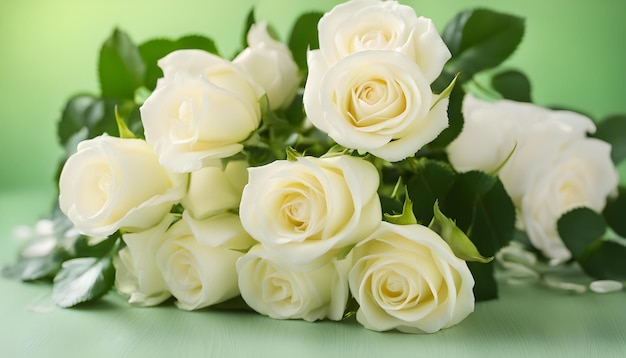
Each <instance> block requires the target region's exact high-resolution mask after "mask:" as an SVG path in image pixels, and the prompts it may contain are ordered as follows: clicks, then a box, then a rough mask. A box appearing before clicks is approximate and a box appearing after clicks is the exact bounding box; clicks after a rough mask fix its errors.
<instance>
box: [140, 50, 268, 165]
mask: <svg viewBox="0 0 626 358" xmlns="http://www.w3.org/2000/svg"><path fill="white" fill-rule="evenodd" d="M158 64H159V66H160V67H161V69H162V70H163V78H161V79H159V81H158V83H157V88H156V89H155V91H154V92H153V93H152V94H151V95H150V97H149V98H148V99H147V100H146V101H145V103H144V104H143V105H142V106H141V108H140V111H141V119H142V122H143V126H144V132H145V135H146V140H147V141H148V143H150V145H152V147H153V148H154V150H155V152H156V153H157V155H158V157H159V161H160V162H161V164H163V165H164V166H166V167H167V168H169V169H170V170H172V171H174V172H191V171H194V170H198V169H200V168H202V167H204V166H206V165H208V162H210V161H211V160H213V159H219V158H226V157H230V156H232V155H234V154H236V153H238V152H239V151H241V149H242V148H243V146H242V144H241V142H243V141H244V140H245V139H246V138H248V136H249V135H250V134H251V133H252V132H253V131H254V130H256V129H257V127H258V126H259V122H260V120H261V110H260V106H259V99H260V98H261V97H262V96H263V94H264V91H263V89H262V88H261V87H260V86H259V85H258V84H257V83H256V82H255V81H254V79H252V78H251V77H250V75H249V74H248V73H247V72H246V71H245V70H244V69H243V68H241V67H239V66H238V65H235V64H233V63H231V62H229V61H227V60H225V59H223V58H220V57H218V56H216V55H213V54H210V53H208V52H204V51H200V50H178V51H174V52H172V53H170V54H169V55H167V56H165V57H164V58H162V59H161V60H159V62H158Z"/></svg>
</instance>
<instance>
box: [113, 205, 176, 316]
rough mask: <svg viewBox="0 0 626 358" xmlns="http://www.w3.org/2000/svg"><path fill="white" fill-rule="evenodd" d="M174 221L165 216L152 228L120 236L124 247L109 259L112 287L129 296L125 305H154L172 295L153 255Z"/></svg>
mask: <svg viewBox="0 0 626 358" xmlns="http://www.w3.org/2000/svg"><path fill="white" fill-rule="evenodd" d="M174 220H175V216H174V215H172V214H169V215H166V216H165V218H164V219H163V220H162V221H161V223H159V224H158V225H157V226H155V227H153V228H150V229H148V230H145V231H140V232H137V233H127V234H124V235H123V236H122V239H123V240H124V243H126V247H124V248H123V249H121V250H120V251H119V252H118V255H116V256H115V257H114V260H113V263H114V265H115V287H116V288H117V291H118V292H119V293H121V294H122V295H125V296H129V299H128V302H129V303H133V304H138V305H141V306H154V305H158V304H159V303H161V302H163V301H165V300H166V299H168V298H169V297H171V296H172V294H171V293H170V292H169V290H168V288H167V285H166V284H165V281H164V280H163V275H162V274H161V272H160V271H159V269H158V267H157V264H156V255H157V251H159V249H160V248H161V245H163V242H164V241H165V239H166V236H165V231H166V230H167V228H168V227H169V226H170V225H171V224H172V222H173V221H174Z"/></svg>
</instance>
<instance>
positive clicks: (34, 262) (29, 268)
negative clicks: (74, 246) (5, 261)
mask: <svg viewBox="0 0 626 358" xmlns="http://www.w3.org/2000/svg"><path fill="white" fill-rule="evenodd" d="M67 258H68V254H67V252H66V251H65V250H62V249H55V250H54V251H53V252H52V253H50V254H49V255H46V256H41V257H23V258H20V259H19V260H18V261H17V262H15V263H14V264H12V265H9V266H5V267H3V268H2V276H4V277H6V278H10V279H17V280H21V281H34V280H41V279H51V278H53V277H54V275H56V273H57V272H58V271H59V270H60V269H61V263H62V262H63V261H64V260H66V259H67Z"/></svg>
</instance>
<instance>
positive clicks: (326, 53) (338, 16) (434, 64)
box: [318, 0, 451, 84]
mask: <svg viewBox="0 0 626 358" xmlns="http://www.w3.org/2000/svg"><path fill="white" fill-rule="evenodd" d="M318 36H319V45H320V46H319V49H320V50H319V51H320V53H321V56H322V57H323V59H324V62H326V64H327V65H328V66H332V65H333V64H335V63H336V62H338V61H340V60H341V59H343V58H344V57H346V56H348V55H351V54H353V53H355V52H358V51H363V50H389V51H397V52H400V53H402V54H404V55H406V56H408V57H409V58H410V60H411V61H413V62H415V63H416V64H417V65H418V66H419V68H420V69H421V70H422V73H423V74H424V77H425V78H426V81H427V82H428V83H429V84H430V83H432V82H433V81H434V80H435V79H437V77H438V76H439V74H440V73H441V71H442V69H443V66H444V65H445V63H446V61H448V60H449V59H450V57H451V54H450V51H449V50H448V48H447V47H446V45H445V43H444V42H443V40H442V39H441V36H439V33H438V32H437V29H436V28H435V26H434V25H433V22H432V21H431V20H430V19H427V18H424V17H418V16H417V15H416V14H415V10H413V8H411V7H410V6H407V5H402V4H399V3H398V2H397V1H381V0H361V1H348V2H345V3H343V4H340V5H337V6H335V7H334V8H333V9H332V10H331V11H330V12H328V13H326V14H325V15H324V16H323V17H322V18H321V19H320V21H319V23H318Z"/></svg>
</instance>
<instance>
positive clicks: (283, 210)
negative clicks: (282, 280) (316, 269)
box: [239, 156, 382, 267]
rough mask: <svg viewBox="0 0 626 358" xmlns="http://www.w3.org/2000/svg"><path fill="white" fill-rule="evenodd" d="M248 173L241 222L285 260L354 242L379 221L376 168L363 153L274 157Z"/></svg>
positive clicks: (296, 261)
mask: <svg viewBox="0 0 626 358" xmlns="http://www.w3.org/2000/svg"><path fill="white" fill-rule="evenodd" d="M249 174H250V176H249V178H250V179H249V182H248V185H246V187H245V188H244V190H243V195H242V198H241V205H240V207H239V215H240V217H241V223H242V224H243V226H244V228H245V229H246V231H247V232H248V233H250V235H251V236H252V237H253V238H255V239H256V240H258V241H260V242H261V243H263V244H264V245H265V246H266V247H267V248H268V250H271V251H272V252H273V253H275V254H276V255H278V256H279V257H281V258H282V260H283V264H284V265H286V266H289V267H291V266H299V265H303V264H308V263H310V262H312V261H315V260H317V259H319V258H320V257H322V256H324V255H325V254H326V253H328V252H330V251H333V252H334V251H337V250H339V249H341V248H344V247H346V246H349V245H353V244H355V243H357V242H358V241H360V240H362V239H363V238H364V237H366V236H367V235H369V234H370V233H371V232H372V231H373V230H374V229H375V228H376V226H378V223H379V222H380V221H381V217H382V214H381V206H380V200H379V198H378V194H377V190H378V182H379V178H378V172H377V170H376V168H374V166H373V165H372V164H371V163H369V162H367V161H365V160H363V159H360V158H355V157H349V156H336V157H328V158H313V157H301V158H297V160H296V161H287V160H278V161H275V162H272V163H270V164H268V165H265V166H262V167H255V168H250V169H249Z"/></svg>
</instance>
